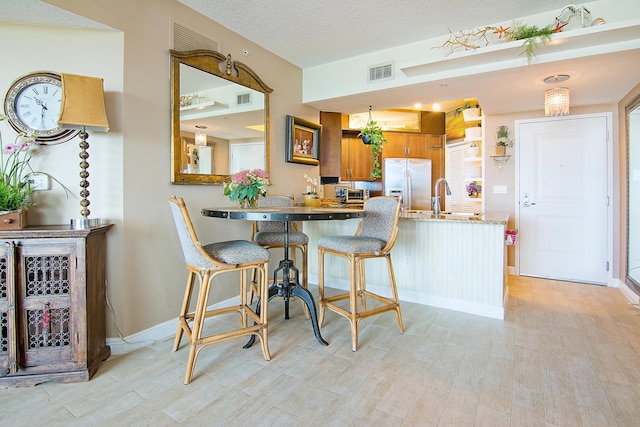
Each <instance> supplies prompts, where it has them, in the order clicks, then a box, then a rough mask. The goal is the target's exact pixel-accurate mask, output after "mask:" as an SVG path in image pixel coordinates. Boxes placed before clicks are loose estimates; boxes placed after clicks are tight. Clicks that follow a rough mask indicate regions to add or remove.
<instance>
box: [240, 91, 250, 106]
mask: <svg viewBox="0 0 640 427" xmlns="http://www.w3.org/2000/svg"><path fill="white" fill-rule="evenodd" d="M236 103H237V105H249V104H251V93H250V92H247V93H241V94H238V96H237V98H236Z"/></svg>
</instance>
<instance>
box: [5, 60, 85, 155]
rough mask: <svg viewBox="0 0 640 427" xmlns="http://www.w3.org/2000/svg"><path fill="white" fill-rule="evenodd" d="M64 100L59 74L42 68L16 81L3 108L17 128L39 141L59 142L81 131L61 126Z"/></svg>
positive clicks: (11, 123)
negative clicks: (60, 119) (61, 110)
mask: <svg viewBox="0 0 640 427" xmlns="http://www.w3.org/2000/svg"><path fill="white" fill-rule="evenodd" d="M61 102H62V78H61V77H60V75H59V74H56V73H53V72H49V71H39V72H34V73H30V74H27V75H25V76H22V77H20V78H18V79H17V80H16V81H15V82H13V84H12V85H11V86H10V87H9V90H8V91H7V94H6V96H5V99H4V111H5V115H6V116H7V120H8V122H9V124H10V125H11V127H13V129H15V130H16V132H18V133H24V134H26V135H35V136H36V142H37V143H39V144H59V143H61V142H65V141H68V140H69V139H71V138H73V137H74V136H75V135H76V134H77V133H78V130H76V129H63V128H62V127H60V126H58V116H59V115H60V106H61Z"/></svg>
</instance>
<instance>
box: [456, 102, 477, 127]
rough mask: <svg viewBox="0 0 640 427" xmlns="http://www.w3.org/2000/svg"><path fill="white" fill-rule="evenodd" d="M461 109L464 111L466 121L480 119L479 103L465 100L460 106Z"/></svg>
mask: <svg viewBox="0 0 640 427" xmlns="http://www.w3.org/2000/svg"><path fill="white" fill-rule="evenodd" d="M460 111H462V117H463V118H464V121H465V122H473V121H476V120H480V106H479V105H478V104H472V103H470V102H465V103H464V104H462V107H460Z"/></svg>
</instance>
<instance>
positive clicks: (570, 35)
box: [400, 19, 640, 77]
mask: <svg viewBox="0 0 640 427" xmlns="http://www.w3.org/2000/svg"><path fill="white" fill-rule="evenodd" d="M639 30H640V19H632V20H628V21H623V22H615V23H610V24H603V25H597V26H594V27H584V28H577V29H574V30H571V31H566V32H560V33H556V34H554V35H553V36H551V41H550V42H549V43H547V44H546V45H540V46H539V52H537V53H536V56H537V57H538V59H539V60H540V61H542V59H541V57H543V56H547V55H549V56H552V55H556V56H557V55H563V54H567V53H568V52H569V51H571V52H572V54H573V55H580V56H589V55H591V53H590V50H589V49H594V48H596V47H597V48H599V50H601V51H602V50H606V51H608V52H617V51H621V50H627V49H631V48H634V46H637V41H636V40H637V38H638V31H639ZM521 53H522V40H515V41H511V42H504V43H496V44H490V45H488V46H485V47H480V48H477V49H474V50H466V51H461V52H454V53H453V54H451V55H449V56H444V57H438V58H435V59H425V60H418V61H414V62H411V63H405V64H400V69H401V70H402V72H403V73H404V74H405V75H406V76H408V77H416V76H425V75H429V74H435V73H449V74H451V73H453V74H455V75H468V74H474V73H478V71H479V69H482V72H487V71H489V70H487V69H486V68H487V67H488V68H492V69H504V68H511V67H512V66H516V65H515V64H517V66H521V65H526V58H523V57H522V55H521ZM508 64H510V65H508Z"/></svg>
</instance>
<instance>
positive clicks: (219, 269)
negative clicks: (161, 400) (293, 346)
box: [169, 196, 271, 384]
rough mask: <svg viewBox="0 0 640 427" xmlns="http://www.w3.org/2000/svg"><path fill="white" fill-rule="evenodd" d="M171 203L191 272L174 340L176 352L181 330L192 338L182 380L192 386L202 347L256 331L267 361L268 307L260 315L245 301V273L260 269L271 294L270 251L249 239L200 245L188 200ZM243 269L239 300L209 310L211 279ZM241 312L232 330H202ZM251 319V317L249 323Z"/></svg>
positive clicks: (262, 285) (259, 274)
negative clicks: (193, 302) (207, 321)
mask: <svg viewBox="0 0 640 427" xmlns="http://www.w3.org/2000/svg"><path fill="white" fill-rule="evenodd" d="M169 205H170V206H171V211H172V213H173V218H174V220H175V223H176V228H177V230H178V237H179V238H180V244H181V245H182V251H183V253H184V259H185V263H186V266H187V270H188V271H189V275H188V278H187V287H186V289H185V293H184V299H183V301H182V308H181V309H180V316H179V318H178V330H177V332H176V337H175V340H174V342H173V351H177V350H178V348H179V347H180V340H181V339H182V334H183V333H184V334H186V336H187V339H188V340H189V357H188V359H187V371H186V373H185V377H184V383H185V384H189V383H190V382H191V377H192V375H193V370H194V368H195V362H196V358H197V357H198V354H199V353H200V350H202V349H203V348H205V347H207V346H210V345H213V344H216V343H219V342H223V341H228V340H231V339H234V338H239V337H242V336H247V335H256V336H257V337H258V338H259V339H260V343H261V345H262V354H263V356H264V358H265V360H270V359H271V355H270V354H269V347H268V343H267V335H268V334H267V309H268V307H267V306H268V304H263V306H262V308H261V310H260V314H257V313H256V312H255V311H254V310H253V309H252V308H251V307H250V306H249V303H248V302H247V282H248V280H247V279H248V277H247V271H248V270H252V271H256V272H257V277H258V280H257V283H258V285H257V286H258V288H259V290H260V292H261V293H262V294H263V295H267V292H268V287H267V275H266V273H267V269H268V261H269V251H267V250H266V249H264V248H262V247H260V246H258V245H256V244H253V243H251V242H248V241H246V240H232V241H226V242H218V243H212V244H209V245H204V246H203V245H202V244H201V243H200V242H199V241H198V238H197V236H196V233H195V230H194V229H193V224H192V223H191V219H190V217H189V213H188V212H187V208H186V206H185V203H184V200H183V199H182V198H178V197H175V196H172V197H171V198H169ZM230 272H240V301H239V304H237V305H233V306H229V307H223V308H218V309H213V310H207V302H208V300H209V292H210V290H211V284H212V283H213V279H214V278H215V277H216V276H217V275H219V274H222V273H230ZM196 277H197V279H198V287H199V291H198V297H197V303H196V307H195V310H194V311H193V312H189V306H190V303H191V296H192V292H193V287H194V284H195V279H196ZM234 312H235V313H238V315H239V316H240V326H239V328H237V329H233V330H230V331H226V332H222V333H218V334H214V335H209V336H203V335H202V330H203V327H204V321H205V319H206V318H209V317H213V316H218V315H222V314H227V313H234ZM248 318H251V320H252V321H253V322H252V324H251V325H249V322H248Z"/></svg>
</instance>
